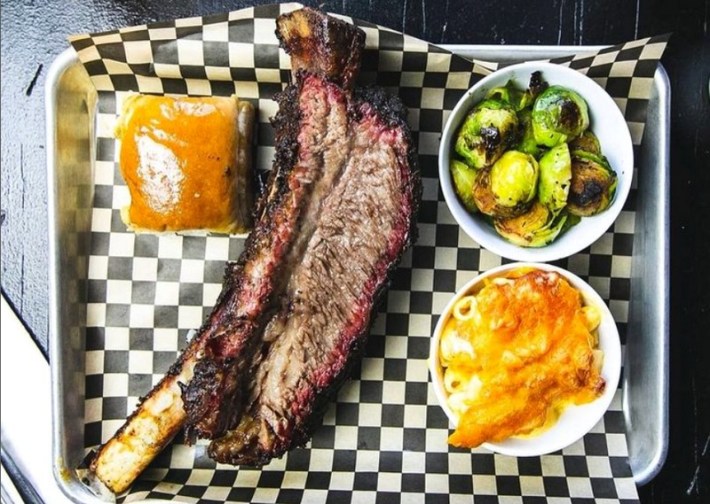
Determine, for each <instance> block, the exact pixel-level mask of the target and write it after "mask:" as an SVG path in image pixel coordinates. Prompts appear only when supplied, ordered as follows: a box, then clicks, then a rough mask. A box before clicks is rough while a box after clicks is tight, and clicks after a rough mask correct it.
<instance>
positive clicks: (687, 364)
mask: <svg viewBox="0 0 710 504" xmlns="http://www.w3.org/2000/svg"><path fill="white" fill-rule="evenodd" d="M260 3H271V0H267V1H231V2H230V1H223V0H202V1H190V0H176V1H173V2H164V1H162V0H146V1H139V0H123V1H119V0H97V1H95V2H91V3H84V2H79V1H77V0H70V1H69V2H66V1H60V0H47V1H45V2H34V1H33V0H21V1H14V2H11V1H9V0H7V1H5V0H3V2H2V16H1V31H2V39H1V42H2V61H1V64H2V73H1V76H2V77H1V78H2V117H1V121H2V128H1V135H2V142H1V146H2V147H1V149H2V179H1V182H2V188H1V191H2V211H3V214H4V216H5V217H4V219H3V222H2V228H1V230H2V259H1V272H2V290H3V292H4V293H5V294H6V295H7V297H8V298H9V300H10V302H11V303H12V304H13V305H14V306H15V308H16V309H17V311H18V312H19V313H20V314H21V316H22V318H23V321H24V322H25V323H26V324H27V326H28V327H29V328H30V330H31V331H32V332H33V334H34V336H35V338H36V341H37V343H38V345H39V346H40V347H41V348H42V349H43V350H44V351H45V355H46V349H47V323H48V322H47V321H48V311H47V304H48V302H47V301H48V296H47V290H48V283H47V282H48V279H47V266H46V265H47V260H48V258H47V243H48V239H47V187H46V180H45V179H46V174H45V155H46V153H45V130H44V127H45V126H44V102H43V99H44V81H45V78H46V72H47V69H48V68H49V66H50V64H51V63H52V61H53V60H54V58H55V57H56V56H57V55H58V54H59V53H60V52H62V51H63V50H64V49H65V48H66V47H68V44H67V42H66V37H67V36H68V35H70V34H72V33H77V32H85V31H102V30H106V29H110V28H116V27H120V26H126V25H134V24H141V23H146V22H152V21H160V20H169V19H174V18H178V17H185V16H193V15H203V14H210V13H217V12H223V11H227V10H234V9H238V8H241V7H245V6H248V5H254V4H260ZM302 3H305V4H307V5H321V6H322V7H323V8H324V9H326V10H329V11H332V12H337V13H344V14H348V15H351V16H354V17H358V18H362V19H366V20H368V21H372V22H375V23H378V24H381V25H385V26H388V27H391V28H393V29H396V30H400V31H404V32H406V33H409V34H411V35H413V36H416V37H419V38H422V39H426V40H429V41H431V42H434V43H467V44H553V45H554V44H615V43H619V42H623V41H626V40H630V39H634V38H638V37H644V36H648V35H654V34H660V33H666V32H673V34H674V35H673V37H672V38H671V42H670V44H669V47H668V50H667V52H666V54H665V56H664V58H663V64H664V66H665V67H666V70H667V71H668V73H669V75H670V79H671V89H672V105H671V106H672V108H671V116H672V121H671V173H672V175H671V179H672V180H671V183H672V187H671V226H672V227H671V292H670V293H669V295H670V300H671V335H670V336H671V385H670V388H671V390H670V397H671V404H670V408H671V409H670V431H671V437H670V451H669V454H668V458H667V462H666V464H665V466H664V468H663V470H662V472H661V474H660V475H659V476H658V477H657V478H656V479H655V480H654V481H653V482H651V483H650V484H648V485H646V486H645V487H643V488H641V489H640V493H641V498H642V502H644V503H661V502H670V503H676V502H710V483H708V482H709V481H710V448H709V446H708V445H709V443H710V366H708V365H707V360H708V355H710V337H708V335H709V334H710V289H708V288H707V286H706V284H707V282H708V280H709V279H710V268H709V267H708V257H709V256H710V226H708V225H707V222H708V220H710V199H708V197H707V187H708V186H709V185H710V98H709V97H708V79H709V78H710V34H709V33H708V26H709V25H710V2H709V1H707V0H676V1H673V2H662V1H659V0H635V1H624V2H619V1H617V0H600V1H596V2H595V1H592V0H586V1H585V0H550V1H548V2H544V6H543V5H542V3H541V2H532V1H530V0H527V1H518V0H496V1H494V0H479V1H466V0H389V1H388V0H341V1H329V2H314V1H304V2H302Z"/></svg>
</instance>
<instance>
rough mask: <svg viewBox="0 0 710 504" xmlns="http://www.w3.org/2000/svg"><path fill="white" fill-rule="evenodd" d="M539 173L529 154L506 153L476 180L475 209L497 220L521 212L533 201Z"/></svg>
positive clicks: (534, 161) (474, 192) (474, 190)
mask: <svg viewBox="0 0 710 504" xmlns="http://www.w3.org/2000/svg"><path fill="white" fill-rule="evenodd" d="M539 171H540V168H539V166H538V164H537V161H536V160H535V158H534V157H533V156H531V155H530V154H526V153H524V152H519V151H513V150H511V151H507V152H506V153H505V154H503V155H502V156H501V158H500V159H499V160H498V161H496V162H495V163H494V164H493V166H492V167H490V169H486V170H483V171H481V172H480V173H479V175H478V177H477V178H476V185H475V187H474V189H473V199H474V200H475V202H476V206H477V207H478V209H479V210H480V211H481V212H482V213H484V214H486V215H490V216H493V217H499V218H509V217H515V216H517V215H520V214H522V213H524V212H525V211H526V210H527V209H528V208H529V207H530V203H531V202H532V200H533V199H534V198H535V194H536V192H537V180H538V175H539Z"/></svg>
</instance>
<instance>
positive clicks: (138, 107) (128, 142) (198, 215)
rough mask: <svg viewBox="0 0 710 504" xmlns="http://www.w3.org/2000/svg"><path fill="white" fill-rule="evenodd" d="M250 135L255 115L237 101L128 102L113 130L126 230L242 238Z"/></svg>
mask: <svg viewBox="0 0 710 504" xmlns="http://www.w3.org/2000/svg"><path fill="white" fill-rule="evenodd" d="M253 128H254V107H253V106H252V104H251V103H249V102H246V101H241V100H239V99H238V98H237V97H235V96H231V97H182V98H172V97H167V96H151V95H141V94H135V95H131V96H129V97H128V98H127V99H126V100H124V104H123V108H122V113H121V117H120V118H119V123H118V125H117V127H116V137H117V138H118V139H119V140H120V141H121V149H120V169H121V173H122V175H123V178H124V180H125V182H126V185H127V186H128V189H129V192H130V195H131V203H130V205H129V206H128V207H126V208H124V209H122V212H121V216H122V218H123V221H124V222H125V223H126V225H127V226H128V228H129V229H130V230H133V231H136V232H163V231H167V232H179V233H193V232H200V231H201V232H211V233H224V234H241V233H245V232H247V231H248V230H249V228H250V227H251V222H250V217H251V207H252V199H253V195H252V168H251V145H252V132H253Z"/></svg>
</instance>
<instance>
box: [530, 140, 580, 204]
mask: <svg viewBox="0 0 710 504" xmlns="http://www.w3.org/2000/svg"><path fill="white" fill-rule="evenodd" d="M539 164H540V185H539V187H538V191H537V197H538V199H539V200H540V203H542V204H543V205H545V206H546V207H547V208H549V209H550V210H552V211H553V212H555V211H557V210H561V209H562V208H564V206H565V205H566V204H567V195H568V194H569V187H570V181H571V179H572V158H571V157H570V153H569V148H568V147H567V144H566V143H561V144H560V145H558V146H557V147H553V148H552V149H550V150H549V151H547V152H546V153H545V154H544V155H543V156H542V157H541V158H540V163H539Z"/></svg>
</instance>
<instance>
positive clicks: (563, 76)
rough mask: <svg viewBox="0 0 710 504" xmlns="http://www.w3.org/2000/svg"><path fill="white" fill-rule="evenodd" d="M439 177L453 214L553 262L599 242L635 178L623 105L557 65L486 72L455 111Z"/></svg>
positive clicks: (481, 236) (474, 231)
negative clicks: (487, 74) (618, 104)
mask: <svg viewBox="0 0 710 504" xmlns="http://www.w3.org/2000/svg"><path fill="white" fill-rule="evenodd" d="M439 178H440V182H441V188H442V192H443V194H444V197H445V199H446V203H447V205H448V206H449V209H450V210H451V213H452V214H453V216H454V218H455V219H456V221H457V222H458V223H459V225H460V226H461V227H462V228H463V230H464V231H465V232H466V233H467V234H468V235H469V236H470V237H471V238H472V239H473V240H475V241H476V242H477V243H479V244H480V245H481V246H483V247H485V248H486V249H488V250H490V251H491V252H494V253H496V254H498V255H500V256H502V257H506V258H508V259H513V260H518V261H538V262H547V261H554V260H557V259H561V258H564V257H568V256H570V255H572V254H575V253H577V252H579V251H581V250H583V249H585V248H586V247H588V246H590V245H591V244H592V243H594V242H595V241H596V240H598V239H599V238H600V237H601V236H602V235H603V234H604V233H605V232H606V231H607V230H608V229H609V228H610V227H611V226H612V225H613V223H614V221H615V220H616V218H617V217H618V215H619V213H620V212H621V210H622V208H623V206H624V203H625V202H626V198H627V197H628V194H629V190H630V189H631V182H632V178H633V146H632V142H631V134H630V132H629V129H628V126H627V125H626V121H625V119H624V116H623V114H622V113H621V111H620V110H619V107H618V106H617V104H616V103H615V102H614V100H613V99H612V98H611V96H609V94H608V93H607V92H606V91H605V90H604V89H603V88H602V87H601V86H599V85H598V84H597V83H596V82H594V81H593V80H592V79H591V78H589V77H587V76H586V75H584V74H582V73H580V72H578V71H576V70H573V69H570V68H567V67H564V66H561V65H557V64H553V63H547V62H528V63H520V64H517V65H511V66H508V67H505V68H503V69H501V70H498V71H496V72H494V73H492V74H491V75H489V76H487V77H485V78H483V79H481V80H480V81H479V82H478V83H477V84H476V85H474V86H473V87H472V88H471V89H469V90H468V91H467V92H466V94H465V95H464V96H463V97H462V98H461V100H460V101H459V102H458V103H457V105H456V107H454V109H453V111H452V112H451V114H450V115H449V118H448V120H447V123H446V126H445V127H444V131H443V134H442V138H441V144H440V146H439Z"/></svg>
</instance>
